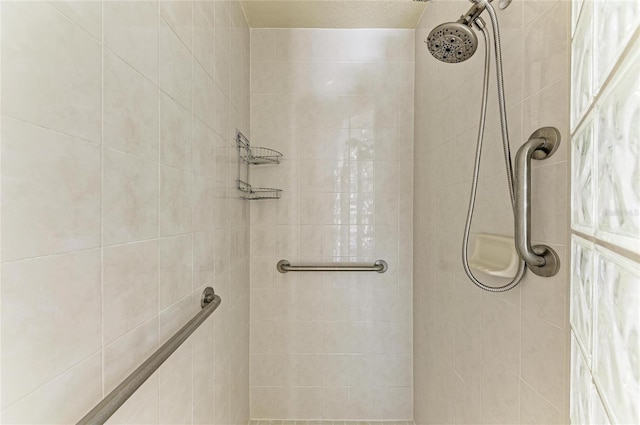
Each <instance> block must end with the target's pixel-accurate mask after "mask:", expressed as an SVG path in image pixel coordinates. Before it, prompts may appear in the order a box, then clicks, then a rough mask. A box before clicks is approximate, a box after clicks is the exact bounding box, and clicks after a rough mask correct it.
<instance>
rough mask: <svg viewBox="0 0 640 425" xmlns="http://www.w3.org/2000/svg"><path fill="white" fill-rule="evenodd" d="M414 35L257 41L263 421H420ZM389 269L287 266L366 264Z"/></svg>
mask: <svg viewBox="0 0 640 425" xmlns="http://www.w3.org/2000/svg"><path fill="white" fill-rule="evenodd" d="M413 34H414V33H413V31H412V30H306V29H293V30H275V29H273V30H272V29H265V30H257V29H254V30H252V32H251V135H252V136H253V138H252V140H251V141H252V143H253V144H254V145H256V146H266V147H271V148H275V149H278V150H280V151H282V153H283V154H284V161H283V163H282V164H280V165H278V166H275V167H266V168H257V167H256V168H254V170H253V171H252V182H251V183H252V184H254V185H256V186H266V187H276V188H281V189H283V190H284V192H283V194H282V199H280V200H276V201H256V202H254V203H253V204H252V205H251V415H252V417H253V418H254V419H268V418H271V419H290V420H291V419H336V420H339V419H362V420H375V419H411V418H412V413H413V411H412V388H411V387H412V355H411V353H412V341H411V338H412V331H411V329H412V234H413V228H412V174H413V173H412V168H413V162H412V154H413V152H412V151H413V71H414V64H413V57H414V55H413V37H414V35H413ZM379 258H381V259H384V260H386V261H387V262H388V263H389V271H388V272H387V273H385V274H378V273H353V272H351V273H297V274H296V273H288V274H280V273H278V272H277V271H276V263H277V262H278V260H280V259H287V260H289V261H290V262H291V263H292V264H296V263H326V262H367V263H373V261H375V260H376V259H379Z"/></svg>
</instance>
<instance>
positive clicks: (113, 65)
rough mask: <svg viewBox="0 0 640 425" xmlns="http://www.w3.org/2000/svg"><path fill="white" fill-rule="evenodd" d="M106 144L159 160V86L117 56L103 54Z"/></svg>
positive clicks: (109, 53)
mask: <svg viewBox="0 0 640 425" xmlns="http://www.w3.org/2000/svg"><path fill="white" fill-rule="evenodd" d="M103 118H104V144H105V145H106V146H109V147H112V148H113V149H117V150H119V151H122V152H127V153H130V154H133V155H137V156H140V157H142V158H145V159H148V160H151V161H157V160H158V89H157V88H156V87H155V86H154V85H153V84H152V83H151V82H150V81H149V80H148V79H146V78H145V77H144V76H143V75H142V74H140V73H139V72H138V71H136V70H135V69H133V68H131V66H129V65H128V64H127V63H126V62H124V61H123V60H122V59H120V58H119V57H118V56H116V55H114V54H113V53H111V52H109V51H108V50H107V51H105V54H104V112H103Z"/></svg>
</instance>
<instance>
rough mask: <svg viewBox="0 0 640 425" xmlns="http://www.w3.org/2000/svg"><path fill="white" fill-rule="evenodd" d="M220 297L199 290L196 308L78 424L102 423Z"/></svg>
mask: <svg viewBox="0 0 640 425" xmlns="http://www.w3.org/2000/svg"><path fill="white" fill-rule="evenodd" d="M221 302H222V299H220V297H219V296H217V295H216V294H215V293H214V292H213V288H211V287H208V288H206V289H205V290H204V292H203V293H202V298H201V299H200V306H201V307H202V310H200V311H199V312H198V313H197V314H196V315H195V316H193V318H192V319H191V320H189V321H188V322H187V324H186V325H184V326H183V327H182V328H181V329H180V330H179V331H178V332H176V333H175V334H174V335H173V336H172V337H171V338H170V339H169V340H168V341H167V342H165V343H164V344H162V347H160V348H158V349H157V350H156V352H155V353H153V354H152V355H151V356H150V357H149V358H148V359H147V360H146V361H145V362H144V363H142V364H141V365H140V366H139V367H138V368H137V369H136V370H134V371H133V372H131V374H130V375H129V376H128V377H127V378H126V379H125V380H124V381H122V383H121V384H120V385H118V386H117V387H116V388H115V389H114V390H113V391H111V392H110V393H109V394H108V395H107V396H106V397H105V398H103V399H102V401H101V402H100V403H98V404H97V405H96V406H95V407H94V408H93V409H91V411H90V412H89V413H87V414H86V415H85V416H84V417H83V418H82V419H80V421H79V422H78V425H89V424H91V425H94V424H104V423H105V422H106V421H107V419H109V418H110V417H111V416H112V415H113V414H114V413H115V412H116V410H118V409H119V408H120V406H122V405H123V404H124V403H125V402H126V401H127V400H128V399H129V397H131V396H132V395H133V393H135V392H136V390H137V389H138V388H140V386H141V385H142V384H144V382H145V381H146V380H147V379H149V377H150V376H151V375H153V373H154V372H155V371H156V370H157V369H158V368H159V367H160V366H161V365H162V363H164V362H165V360H167V359H168V358H169V356H171V354H173V352H174V351H176V350H177V349H178V347H180V345H182V343H183V342H185V341H186V340H187V338H189V336H190V335H191V334H192V333H193V332H194V331H195V330H196V329H198V327H199V326H200V325H201V324H202V323H203V322H204V321H205V320H206V319H207V317H209V316H210V315H211V313H213V312H214V311H215V310H216V309H217V308H218V306H219V305H220V303H221Z"/></svg>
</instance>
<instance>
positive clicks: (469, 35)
mask: <svg viewBox="0 0 640 425" xmlns="http://www.w3.org/2000/svg"><path fill="white" fill-rule="evenodd" d="M426 43H427V48H428V49H429V52H430V53H431V55H432V56H433V57H434V58H436V59H438V60H440V61H442V62H446V63H458V62H462V61H465V60H467V59H469V58H470V57H471V56H473V54H474V53H475V52H476V49H477V48H478V37H477V36H476V35H475V33H474V32H473V31H472V30H471V28H470V27H469V26H468V25H466V24H463V23H459V22H447V23H444V24H441V25H438V26H437V27H435V28H434V29H433V30H432V31H431V32H430V33H429V36H428V37H427V40H426Z"/></svg>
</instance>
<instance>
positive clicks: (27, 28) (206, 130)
mask: <svg viewBox="0 0 640 425" xmlns="http://www.w3.org/2000/svg"><path fill="white" fill-rule="evenodd" d="M1 7H2V59H3V60H2V96H3V97H2V210H1V212H2V290H1V292H2V293H1V295H2V342H3V344H2V419H3V422H5V423H75V421H77V420H78V419H79V418H80V417H82V416H83V415H84V414H85V413H86V412H87V411H88V410H89V409H90V408H91V407H92V406H93V405H94V404H95V403H97V402H98V401H99V400H100V399H101V398H102V396H103V395H105V394H106V393H108V392H109V391H110V390H112V389H113V388H114V387H115V386H116V385H117V384H118V383H119V382H120V381H121V380H122V379H123V378H124V377H126V376H127V374H128V373H129V372H131V371H132V370H133V369H134V368H135V367H136V366H137V365H138V364H139V363H141V362H142V361H143V360H144V359H145V358H147V357H148V356H149V354H151V353H152V352H153V350H154V349H155V348H157V347H158V346H159V344H161V343H162V342H164V341H166V340H167V339H168V338H169V337H170V336H171V335H172V334H173V333H174V332H175V331H176V330H177V329H178V328H179V327H180V326H182V325H183V324H184V323H185V322H186V321H187V320H188V319H189V318H190V317H191V316H192V315H193V314H194V313H195V312H197V311H198V310H199V308H200V307H199V298H200V294H201V292H202V289H203V288H204V287H205V286H207V285H211V286H213V287H214V288H215V290H216V292H217V293H218V294H219V295H221V297H222V305H221V306H220V307H219V308H218V310H217V311H216V312H215V313H214V315H213V316H212V317H211V318H210V319H209V320H208V321H207V322H206V323H205V324H203V325H202V327H201V328H200V329H199V330H198V331H197V333H196V334H194V336H192V337H191V338H190V339H189V340H188V341H187V342H186V343H185V344H184V345H183V347H181V348H180V349H179V350H178V351H177V352H176V353H174V355H173V356H172V358H171V359H170V360H169V361H168V362H167V363H166V364H165V365H163V366H162V368H161V369H160V371H159V372H158V373H156V374H155V375H154V376H152V377H151V378H150V380H149V381H148V382H147V383H146V384H144V385H143V386H142V387H141V388H140V390H139V391H138V392H137V393H136V394H135V395H134V396H133V398H132V399H131V400H130V401H129V402H128V403H127V404H126V405H125V406H124V407H123V408H122V409H121V410H120V411H119V412H117V413H116V416H114V417H113V421H114V422H117V423H173V424H175V423H219V424H222V423H224V424H229V423H235V424H242V425H244V424H246V423H247V421H248V417H249V402H248V393H249V270H248V267H247V262H248V260H249V258H248V252H249V233H248V226H249V218H250V217H249V207H248V205H247V204H246V203H245V202H243V201H240V200H238V199H237V196H236V193H235V189H234V179H235V166H234V164H235V163H234V158H235V150H234V145H233V136H234V129H235V128H236V127H238V128H241V129H243V130H245V131H247V132H248V125H249V93H248V89H249V29H248V26H247V23H246V21H245V18H244V14H243V12H242V10H241V8H240V6H239V3H238V2H233V1H232V2H222V1H220V2H208V1H202V2H192V1H176V2H164V1H163V2H158V1H135V2H118V1H104V2H101V1H90V2H89V1H87V2H85V1H65V2H62V1H61V2H44V1H43V2H2V5H1Z"/></svg>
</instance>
